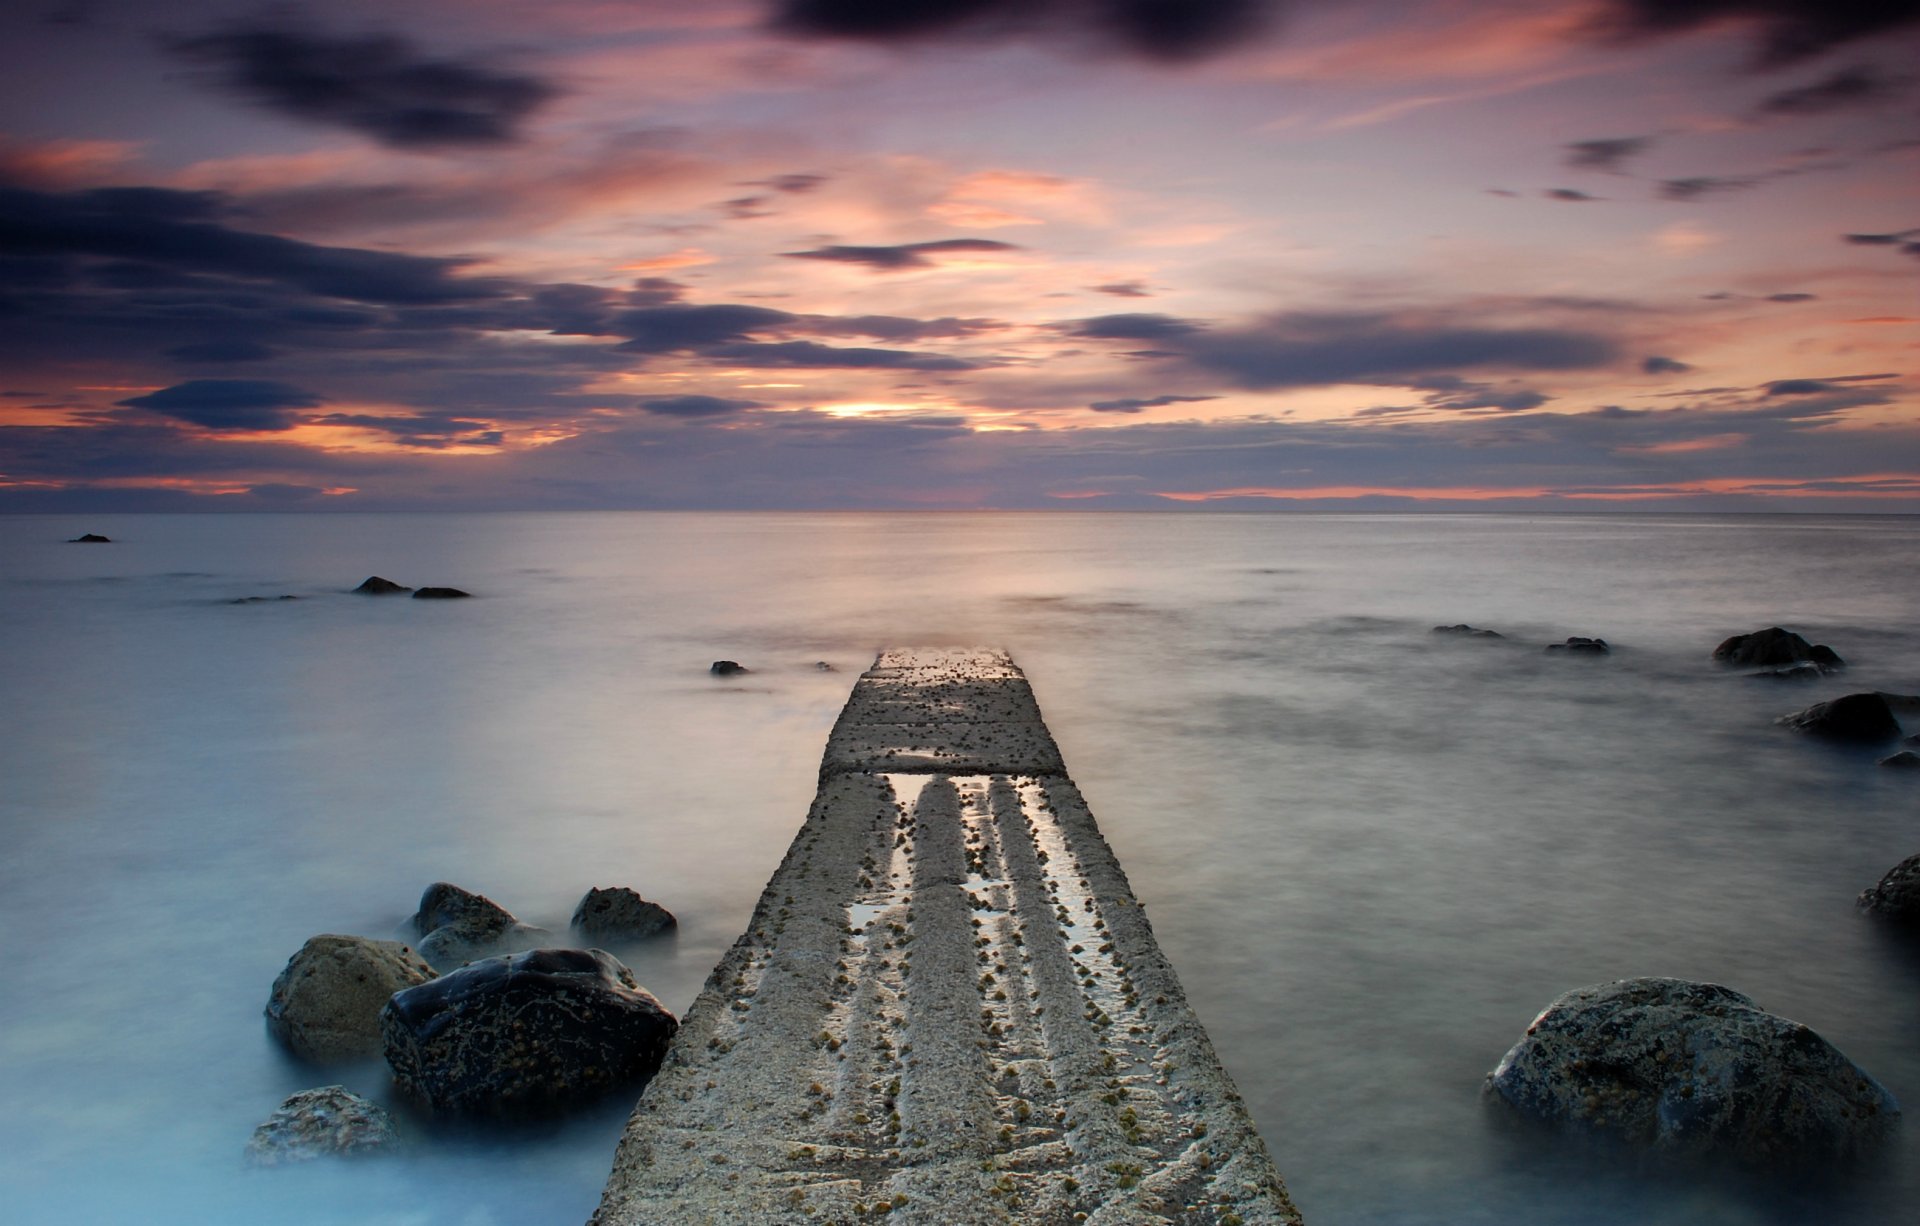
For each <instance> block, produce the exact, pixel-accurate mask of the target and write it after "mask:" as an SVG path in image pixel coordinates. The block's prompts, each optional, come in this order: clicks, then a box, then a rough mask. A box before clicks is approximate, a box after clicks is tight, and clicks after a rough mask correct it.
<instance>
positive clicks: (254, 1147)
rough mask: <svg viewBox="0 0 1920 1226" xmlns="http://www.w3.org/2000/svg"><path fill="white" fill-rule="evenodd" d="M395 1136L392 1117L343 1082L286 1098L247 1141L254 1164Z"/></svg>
mask: <svg viewBox="0 0 1920 1226" xmlns="http://www.w3.org/2000/svg"><path fill="white" fill-rule="evenodd" d="M399 1139H400V1134H399V1132H398V1130H396V1129H395V1128H394V1126H393V1117H392V1116H390V1115H388V1114H387V1113H386V1112H385V1111H383V1110H381V1109H380V1108H379V1107H378V1106H376V1105H374V1104H373V1103H371V1102H368V1101H367V1100H366V1099H364V1098H362V1097H360V1096H359V1095H358V1094H355V1093H353V1092H352V1091H350V1090H348V1089H347V1088H346V1087H345V1086H322V1087H321V1088H319V1089H317V1090H302V1091H300V1092H299V1093H298V1094H291V1095H288V1096H287V1101H285V1102H283V1103H281V1104H280V1107H279V1109H278V1110H276V1111H275V1112H274V1113H273V1114H272V1115H270V1116H268V1117H267V1120H266V1122H265V1123H264V1124H261V1125H260V1126H259V1127H258V1128H256V1129H254V1130H253V1138H252V1139H251V1140H249V1141H248V1142H247V1160H248V1161H249V1162H251V1163H253V1164H254V1165H255V1166H278V1165H280V1164H281V1163H283V1162H308V1161H311V1160H313V1159H315V1158H322V1157H325V1156H326V1155H328V1154H357V1153H366V1152H368V1151H372V1150H378V1149H386V1148H388V1147H390V1146H392V1145H394V1144H395V1143H396V1142H398V1141H399Z"/></svg>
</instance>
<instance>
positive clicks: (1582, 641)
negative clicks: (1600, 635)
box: [1547, 635, 1612, 656]
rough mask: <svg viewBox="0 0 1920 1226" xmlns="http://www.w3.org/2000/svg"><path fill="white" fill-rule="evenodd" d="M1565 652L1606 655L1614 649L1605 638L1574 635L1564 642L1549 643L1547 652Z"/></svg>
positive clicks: (1583, 654) (1569, 653) (1577, 654)
mask: <svg viewBox="0 0 1920 1226" xmlns="http://www.w3.org/2000/svg"><path fill="white" fill-rule="evenodd" d="M1556 651H1558V652H1565V653H1566V654H1567V655H1573V656H1604V655H1607V654H1608V653H1609V652H1611V651H1612V648H1610V647H1608V646H1607V640H1605V639H1586V638H1581V637H1580V636H1578V635H1574V636H1573V637H1571V638H1569V639H1568V640H1567V641H1566V642H1564V643H1548V644H1547V652H1548V653H1549V654H1551V653H1553V652H1556Z"/></svg>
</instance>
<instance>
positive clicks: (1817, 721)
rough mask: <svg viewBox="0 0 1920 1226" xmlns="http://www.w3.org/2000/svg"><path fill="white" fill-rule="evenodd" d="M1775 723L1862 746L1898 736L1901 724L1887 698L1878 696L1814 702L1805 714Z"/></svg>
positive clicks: (1798, 712)
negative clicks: (1894, 715)
mask: <svg viewBox="0 0 1920 1226" xmlns="http://www.w3.org/2000/svg"><path fill="white" fill-rule="evenodd" d="M1777 722H1778V723H1782V724H1785V725H1786V726H1787V727H1789V728H1792V729H1794V730H1796V731H1799V732H1804V733H1807V734H1808V735H1810V736H1817V737H1823V738H1825V739H1827V740H1830V741H1850V742H1854V743H1856V744H1861V745H1879V744H1883V743H1885V742H1887V741H1891V740H1894V739H1896V738H1897V737H1899V735H1900V721H1899V720H1897V719H1895V718H1894V717H1893V709H1892V708H1891V707H1890V706H1888V705H1887V699H1886V696H1885V695H1883V694H1878V693H1865V694H1848V695H1846V696H1844V697H1841V698H1836V699H1834V700H1832V701H1831V702H1816V703H1814V704H1813V705H1812V706H1810V707H1808V708H1807V709H1806V710H1804V711H1795V712H1794V713H1793V714H1792V715H1782V716H1781V717H1780V718H1779V720H1778V721H1777Z"/></svg>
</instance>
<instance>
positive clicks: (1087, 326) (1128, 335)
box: [1069, 313, 1201, 341]
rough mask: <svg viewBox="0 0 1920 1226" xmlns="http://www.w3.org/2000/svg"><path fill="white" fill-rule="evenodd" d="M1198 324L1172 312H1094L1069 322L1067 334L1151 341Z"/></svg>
mask: <svg viewBox="0 0 1920 1226" xmlns="http://www.w3.org/2000/svg"><path fill="white" fill-rule="evenodd" d="M1200 328H1201V325H1200V324H1199V323H1197V322H1195V321H1193V320H1191V319H1181V318H1179V317H1178V316H1175V315H1153V314H1145V313H1141V314H1126V315H1096V316H1094V317H1093V318H1092V319H1082V320H1079V321H1078V322H1076V323H1074V324H1072V325H1069V334H1070V335H1072V336H1084V337H1088V338H1090V339H1094V340H1106V341H1153V340H1161V339H1163V338H1165V337H1170V336H1186V335H1187V334H1189V333H1192V332H1198V331H1199V330H1200Z"/></svg>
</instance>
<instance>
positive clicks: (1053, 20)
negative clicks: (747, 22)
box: [772, 0, 1282, 62]
mask: <svg viewBox="0 0 1920 1226" xmlns="http://www.w3.org/2000/svg"><path fill="white" fill-rule="evenodd" d="M772 7H773V17H772V20H773V25H774V28H775V29H778V30H780V31H783V32H785V33H788V34H797V35H803V36H811V37H821V38H848V39H859V40H863V41H867V42H887V43H905V42H930V41H934V40H940V39H955V40H963V41H984V40H1008V39H1023V40H1024V39H1033V40H1037V41H1043V42H1061V41H1064V42H1066V43H1067V44H1068V45H1069V46H1071V45H1073V44H1074V43H1079V42H1085V41H1088V40H1091V41H1093V42H1095V43H1096V44H1098V45H1103V46H1106V47H1109V48H1116V49H1119V50H1121V51H1124V52H1127V53H1129V54H1133V55H1138V56H1143V57H1145V58H1147V59H1152V60H1162V61H1175V62H1177V61H1182V60H1193V59H1199V58H1202V57H1205V56H1208V55H1213V54H1217V53H1219V52H1222V51H1225V50H1227V49H1229V48H1230V47H1232V46H1233V45H1235V44H1236V43H1239V42H1241V41H1242V40H1244V39H1246V38H1248V37H1250V36H1252V35H1254V34H1257V33H1258V32H1259V31H1260V30H1261V29H1262V28H1263V27H1264V26H1266V25H1267V24H1268V23H1269V22H1270V21H1271V20H1272V19H1273V18H1274V17H1275V16H1276V15H1277V14H1278V13H1279V11H1280V9H1281V7H1282V5H1281V4H1280V3H1279V0H1090V2H1089V0H774V3H773V6H772Z"/></svg>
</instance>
